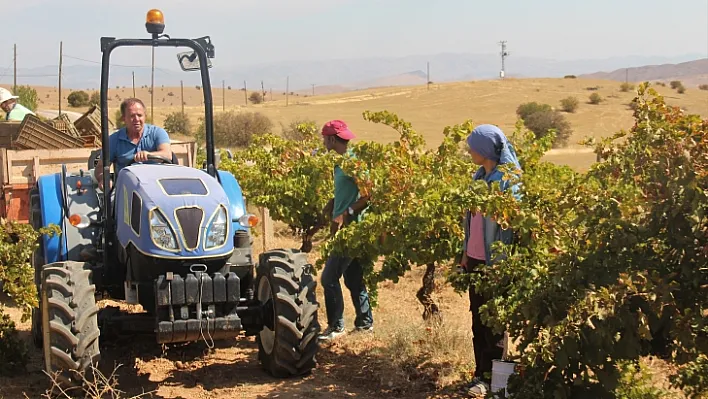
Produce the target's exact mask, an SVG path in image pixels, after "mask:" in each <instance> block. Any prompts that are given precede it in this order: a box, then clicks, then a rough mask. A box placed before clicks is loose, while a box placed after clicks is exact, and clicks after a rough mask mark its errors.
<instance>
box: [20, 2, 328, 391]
mask: <svg viewBox="0 0 708 399" xmlns="http://www.w3.org/2000/svg"><path fill="white" fill-rule="evenodd" d="M146 28H147V30H148V33H150V34H151V35H152V37H151V38H149V39H115V38H110V37H104V38H102V39H101V51H102V53H103V60H102V72H101V116H102V136H103V137H102V139H103V140H102V148H101V149H100V150H97V151H95V152H94V156H92V158H91V159H89V161H88V165H87V171H86V172H84V171H83V170H82V171H80V172H78V173H69V172H67V170H66V168H65V167H63V168H62V171H61V173H56V174H51V175H45V176H41V177H40V178H39V179H38V183H37V185H36V187H34V189H33V191H32V193H31V196H30V198H31V199H30V202H31V204H30V205H31V217H30V222H31V223H32V225H33V226H34V227H35V228H39V227H41V226H49V225H51V224H54V225H57V226H59V227H60V229H61V234H60V235H55V236H51V237H50V236H44V237H42V238H40V246H39V249H38V250H37V251H36V252H35V254H34V256H33V259H32V263H33V265H34V268H35V283H36V285H37V289H38V293H39V297H40V298H39V299H40V301H39V302H40V305H39V307H38V308H37V309H35V310H34V312H33V317H32V332H33V338H34V342H35V344H36V345H38V346H40V347H42V348H43V354H44V368H45V370H46V371H47V372H49V373H57V374H58V375H59V376H60V378H61V380H62V381H63V383H64V384H66V385H67V386H77V385H81V384H82V383H83V381H85V379H84V377H85V373H86V372H87V371H89V370H90V369H91V367H92V366H96V365H97V363H98V362H99V360H100V345H99V339H100V338H101V336H104V337H105V336H107V335H111V333H113V332H116V331H123V332H128V333H133V332H134V333H139V332H142V333H151V334H154V335H155V337H156V341H157V343H160V344H165V343H179V342H191V341H198V340H204V341H206V342H207V343H208V344H209V343H212V342H213V340H219V339H233V338H235V337H239V336H242V335H245V336H254V335H255V336H256V340H257V342H258V349H259V360H260V362H261V364H262V366H263V367H264V368H265V369H266V370H267V371H268V372H270V373H271V374H272V375H273V376H276V377H289V376H295V375H302V374H306V373H308V372H309V371H311V369H312V368H313V367H314V366H315V355H316V352H317V350H318V344H317V334H318V333H319V330H320V326H319V323H318V320H317V311H318V303H317V301H316V297H315V287H316V282H315V280H314V278H313V276H312V265H311V264H309V263H308V261H307V258H306V255H305V254H304V253H300V252H299V251H296V250H283V249H277V250H270V251H267V252H265V253H263V254H261V255H260V256H259V258H258V262H257V263H254V262H253V260H252V252H251V235H250V228H252V227H253V226H254V224H255V223H257V218H256V217H255V216H253V215H249V214H247V213H246V206H245V203H244V198H243V195H242V193H241V189H240V187H239V184H238V182H237V181H236V179H235V178H234V176H233V175H232V174H231V173H229V172H226V171H222V170H217V168H216V166H215V152H214V137H213V106H212V92H211V84H210V79H209V69H208V68H209V66H210V65H209V64H210V58H213V57H214V47H213V45H212V43H211V40H210V38H209V37H208V36H206V37H202V38H199V39H172V38H170V37H169V36H167V35H164V34H163V30H164V17H163V15H162V13H161V12H160V11H159V10H151V11H149V12H148V15H147V22H146ZM124 46H144V47H149V46H153V47H165V46H171V47H187V48H189V49H191V51H188V52H186V53H180V54H178V55H177V58H178V60H179V62H180V66H181V68H182V69H183V70H185V71H191V70H199V71H201V79H202V87H203V90H202V92H203V94H204V108H205V109H204V110H205V119H204V120H205V125H206V126H205V127H206V140H205V143H206V155H207V160H206V165H205V168H204V169H203V170H202V169H195V168H191V167H188V166H184V165H178V164H177V162H176V158H175V157H174V156H173V159H163V158H155V159H151V160H149V161H148V162H146V163H134V164H132V165H129V166H127V167H125V168H123V169H122V170H121V171H120V173H118V175H117V176H115V175H114V174H112V173H111V172H110V166H111V165H110V160H109V159H106V160H105V162H103V172H104V173H103V187H112V188H111V189H107V190H105V191H103V190H100V189H99V186H98V184H97V181H96V180H95V178H94V177H93V174H92V172H91V171H92V169H94V168H95V165H96V158H98V157H100V156H101V154H108V153H109V148H108V146H109V143H110V140H109V139H108V138H109V131H108V126H109V124H108V105H107V104H108V87H109V86H108V74H109V65H110V63H109V62H110V55H111V52H112V51H113V50H114V49H116V48H118V47H124ZM111 183H115V184H111ZM102 298H111V299H115V300H121V301H125V302H127V303H129V304H140V305H141V306H142V309H143V312H142V313H125V312H121V311H120V310H119V308H111V307H107V308H104V309H101V310H99V307H98V306H97V304H98V301H99V300H100V299H102Z"/></svg>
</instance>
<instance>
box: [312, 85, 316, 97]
mask: <svg viewBox="0 0 708 399" xmlns="http://www.w3.org/2000/svg"><path fill="white" fill-rule="evenodd" d="M311 85H312V96H313V97H314V96H315V84H314V83H311Z"/></svg>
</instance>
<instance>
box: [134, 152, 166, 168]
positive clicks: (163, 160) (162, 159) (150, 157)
mask: <svg viewBox="0 0 708 399" xmlns="http://www.w3.org/2000/svg"><path fill="white" fill-rule="evenodd" d="M147 158H148V160H154V161H160V163H161V164H170V165H174V162H172V160H171V159H169V158H165V157H163V156H161V155H152V154H150V155H148V157H147ZM136 162H137V161H136V160H135V158H133V160H132V161H130V162H128V164H127V165H125V166H130V165H132V164H134V163H136Z"/></svg>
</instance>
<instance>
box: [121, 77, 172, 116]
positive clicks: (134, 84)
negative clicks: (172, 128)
mask: <svg viewBox="0 0 708 399" xmlns="http://www.w3.org/2000/svg"><path fill="white" fill-rule="evenodd" d="M133 75H135V72H133ZM133 90H135V84H133ZM179 91H180V102H181V103H182V115H184V81H182V80H180V81H179Z"/></svg>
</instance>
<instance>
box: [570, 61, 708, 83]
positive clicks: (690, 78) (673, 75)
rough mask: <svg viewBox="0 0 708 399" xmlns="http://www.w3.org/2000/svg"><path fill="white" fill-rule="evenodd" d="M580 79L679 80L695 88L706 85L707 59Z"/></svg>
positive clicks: (623, 70)
mask: <svg viewBox="0 0 708 399" xmlns="http://www.w3.org/2000/svg"><path fill="white" fill-rule="evenodd" d="M580 77H582V78H586V79H607V80H617V81H621V82H624V81H625V79H626V78H627V77H628V78H629V81H630V82H643V81H665V82H668V81H671V80H680V81H682V82H683V84H684V86H687V87H695V86H698V85H700V84H706V83H708V58H703V59H700V60H695V61H689V62H682V63H678V64H661V65H646V66H641V67H634V68H622V69H617V70H614V71H612V72H595V73H591V74H585V75H580Z"/></svg>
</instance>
